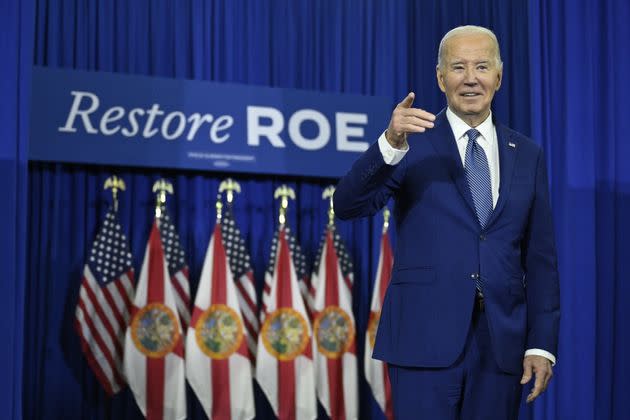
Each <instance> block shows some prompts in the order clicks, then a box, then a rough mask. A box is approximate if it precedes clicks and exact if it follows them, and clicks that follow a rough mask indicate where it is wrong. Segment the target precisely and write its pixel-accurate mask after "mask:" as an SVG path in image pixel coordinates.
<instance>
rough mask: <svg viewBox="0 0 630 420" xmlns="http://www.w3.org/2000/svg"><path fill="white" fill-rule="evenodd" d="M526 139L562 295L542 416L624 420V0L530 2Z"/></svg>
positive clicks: (627, 286)
mask: <svg viewBox="0 0 630 420" xmlns="http://www.w3.org/2000/svg"><path fill="white" fill-rule="evenodd" d="M529 10H530V13H529V20H530V37H531V45H530V46H531V49H530V68H531V75H532V122H531V126H532V135H533V136H534V138H536V139H537V140H539V141H540V142H541V143H542V144H543V146H544V148H545V152H546V156H547V165H548V167H549V169H550V171H549V178H550V183H551V197H552V207H553V215H554V220H555V222H556V232H557V239H558V251H559V255H558V259H559V268H560V283H561V296H562V321H561V329H560V348H559V355H558V356H559V357H558V361H559V363H558V365H557V368H556V375H555V378H554V382H555V383H554V385H553V386H552V387H551V389H550V390H549V395H547V398H546V399H545V400H544V401H543V402H542V404H536V407H535V409H534V410H533V411H534V412H535V413H536V418H540V419H565V418H566V419H630V410H629V409H628V396H630V328H629V327H628V320H630V305H629V304H630V283H629V282H628V280H629V279H630V247H629V246H628V244H627V242H625V240H627V239H628V235H629V234H630V222H629V217H630V166H629V165H628V159H629V158H630V141H629V140H628V138H629V137H628V135H629V134H630V119H629V118H628V112H629V111H630V107H629V106H628V98H627V97H628V93H629V92H630V80H629V79H628V77H627V75H628V74H629V72H630V55H629V54H628V41H630V29H629V27H628V22H629V21H630V2H628V1H614V2H610V1H605V2H596V1H588V0H578V1H566V0H561V1H544V0H531V1H530V7H529Z"/></svg>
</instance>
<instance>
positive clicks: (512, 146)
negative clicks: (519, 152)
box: [508, 141, 516, 149]
mask: <svg viewBox="0 0 630 420" xmlns="http://www.w3.org/2000/svg"><path fill="white" fill-rule="evenodd" d="M508 146H510V147H511V148H512V149H516V143H512V142H511V141H509V142H508Z"/></svg>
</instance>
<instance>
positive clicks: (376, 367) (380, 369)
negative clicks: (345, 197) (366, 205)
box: [364, 231, 394, 420]
mask: <svg viewBox="0 0 630 420" xmlns="http://www.w3.org/2000/svg"><path fill="white" fill-rule="evenodd" d="M393 263H394V259H393V257H392V248H391V245H390V244H389V236H388V234H387V232H386V231H385V232H383V236H382V237H381V254H380V256H379V259H378V267H377V270H376V281H375V282H374V291H373V292H372V303H371V305H370V308H371V309H370V319H369V321H368V330H367V334H365V360H364V362H365V366H364V368H365V379H366V380H367V381H368V383H369V384H370V388H372V394H374V399H376V402H378V405H379V406H380V407H381V410H383V413H385V416H386V417H387V419H388V420H391V419H393V418H394V414H393V410H392V396H391V386H390V383H389V375H388V373H387V365H386V364H385V363H383V362H381V361H380V360H376V359H372V352H373V350H374V339H375V337H376V330H377V329H378V321H379V319H380V318H381V308H382V306H383V298H384V297H385V290H387V285H388V284H389V279H390V277H391V272H392V265H393Z"/></svg>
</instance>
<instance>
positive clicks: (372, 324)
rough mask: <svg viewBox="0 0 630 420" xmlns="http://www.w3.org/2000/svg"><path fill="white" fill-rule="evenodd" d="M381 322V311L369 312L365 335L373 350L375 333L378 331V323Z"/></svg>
mask: <svg viewBox="0 0 630 420" xmlns="http://www.w3.org/2000/svg"><path fill="white" fill-rule="evenodd" d="M380 320H381V311H377V312H374V311H372V312H370V320H369V321H368V328H367V334H368V338H369V340H370V345H371V346H372V348H374V341H376V331H378V322H379V321H380Z"/></svg>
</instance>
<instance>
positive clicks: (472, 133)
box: [466, 128, 481, 141]
mask: <svg viewBox="0 0 630 420" xmlns="http://www.w3.org/2000/svg"><path fill="white" fill-rule="evenodd" d="M466 135H467V136H468V141H475V140H477V137H479V136H480V135H481V133H480V132H479V130H477V129H475V128H471V129H470V130H468V131H466Z"/></svg>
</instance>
